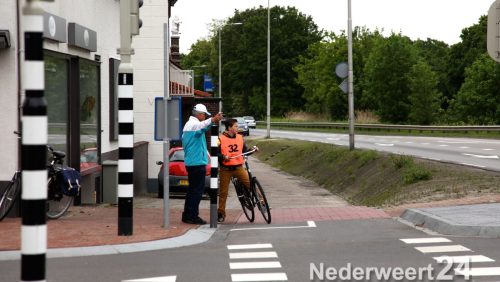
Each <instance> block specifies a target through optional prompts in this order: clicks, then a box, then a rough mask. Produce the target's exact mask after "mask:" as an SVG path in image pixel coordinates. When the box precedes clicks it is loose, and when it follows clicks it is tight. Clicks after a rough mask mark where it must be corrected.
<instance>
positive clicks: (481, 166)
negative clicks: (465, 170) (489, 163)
mask: <svg viewBox="0 0 500 282" xmlns="http://www.w3.org/2000/svg"><path fill="white" fill-rule="evenodd" d="M460 164H463V165H468V166H475V167H480V168H485V167H486V166H484V165H477V164H470V163H460Z"/></svg>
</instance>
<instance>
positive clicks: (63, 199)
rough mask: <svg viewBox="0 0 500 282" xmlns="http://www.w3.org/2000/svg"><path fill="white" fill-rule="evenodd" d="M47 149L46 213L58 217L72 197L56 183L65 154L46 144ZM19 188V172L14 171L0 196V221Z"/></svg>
mask: <svg viewBox="0 0 500 282" xmlns="http://www.w3.org/2000/svg"><path fill="white" fill-rule="evenodd" d="M47 149H48V150H49V152H50V153H51V154H52V160H51V162H50V164H49V165H47V172H48V180H47V189H48V191H47V192H48V193H47V202H46V214H47V217H48V218H50V219H57V218H60V217H61V216H62V215H63V214H64V213H65V212H66V211H67V210H68V209H69V207H70V205H71V203H72V202H73V199H74V197H73V196H68V195H65V194H64V193H62V191H61V189H60V188H59V186H58V185H57V175H58V172H59V171H60V170H62V168H63V162H64V157H65V156H66V154H65V153H64V152H61V151H54V149H52V147H50V146H48V145H47ZM20 190H21V172H20V171H16V172H15V173H14V176H13V177H12V179H11V180H10V181H9V183H8V184H7V188H6V189H5V190H4V192H3V193H2V195H1V197H0V221H1V220H3V219H4V218H5V217H6V216H7V214H8V213H9V212H10V210H11V209H12V207H13V206H14V203H15V201H16V199H17V196H18V194H19V192H20Z"/></svg>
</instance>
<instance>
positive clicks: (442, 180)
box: [247, 139, 500, 207]
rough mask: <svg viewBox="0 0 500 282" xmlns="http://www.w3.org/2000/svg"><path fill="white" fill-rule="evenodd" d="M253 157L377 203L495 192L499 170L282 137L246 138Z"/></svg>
mask: <svg viewBox="0 0 500 282" xmlns="http://www.w3.org/2000/svg"><path fill="white" fill-rule="evenodd" d="M247 143H248V144H249V145H251V146H253V145H257V146H258V147H259V149H260V151H259V153H258V154H255V155H254V156H256V157H257V158H259V159H260V160H261V161H264V162H266V163H268V164H270V165H272V166H274V167H277V168H279V169H281V170H283V171H286V172H288V173H290V174H293V175H298V176H302V177H305V178H307V179H310V180H312V181H314V182H316V183H317V184H319V185H321V186H322V187H324V188H326V189H327V190H329V191H331V192H332V193H334V194H336V195H339V196H341V197H342V198H344V199H346V200H347V201H349V202H351V203H352V204H356V205H367V206H377V207H387V206H397V205H401V204H406V203H415V202H427V201H435V200H443V199H450V198H461V197H464V196H467V195H477V194H485V193H497V192H500V184H499V183H500V174H499V173H495V172H488V171H483V170H479V169H475V168H469V167H465V166H459V165H452V164H445V163H440V162H434V161H428V160H422V159H417V158H413V157H411V156H404V155H392V154H386V153H382V152H376V151H369V150H359V149H356V150H354V151H350V150H349V149H348V148H345V147H340V146H335V145H330V144H323V143H315V142H307V141H297V140H287V139H254V140H247Z"/></svg>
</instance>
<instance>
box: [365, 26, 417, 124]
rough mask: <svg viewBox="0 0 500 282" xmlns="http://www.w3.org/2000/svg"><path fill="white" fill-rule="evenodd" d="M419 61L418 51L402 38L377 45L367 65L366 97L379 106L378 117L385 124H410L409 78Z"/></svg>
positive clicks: (391, 38)
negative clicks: (407, 122)
mask: <svg viewBox="0 0 500 282" xmlns="http://www.w3.org/2000/svg"><path fill="white" fill-rule="evenodd" d="M416 61H417V53H416V49H415V47H414V46H413V45H412V42H411V41H410V39H409V38H407V37H403V36H402V35H401V34H392V35H391V36H389V37H388V38H384V39H382V40H378V41H377V42H376V45H375V47H374V48H373V50H372V52H371V53H370V55H369V57H368V60H367V62H366V64H365V69H364V71H365V80H364V87H365V93H364V95H366V96H367V99H368V98H369V99H371V100H372V101H374V102H375V103H377V104H378V111H377V113H378V114H379V116H380V118H381V120H382V121H385V122H393V123H404V122H406V121H407V120H408V115H409V113H410V101H409V99H408V95H409V92H410V90H409V87H408V85H409V83H408V75H407V74H408V73H409V71H410V69H411V67H412V66H413V65H414V64H415V62H416Z"/></svg>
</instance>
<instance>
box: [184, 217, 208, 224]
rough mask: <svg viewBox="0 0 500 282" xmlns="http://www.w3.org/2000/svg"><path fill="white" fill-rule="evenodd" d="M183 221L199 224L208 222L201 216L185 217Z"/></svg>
mask: <svg viewBox="0 0 500 282" xmlns="http://www.w3.org/2000/svg"><path fill="white" fill-rule="evenodd" d="M182 222H184V223H188V224H199V225H203V224H207V222H206V221H205V220H203V219H202V218H201V217H199V216H198V217H195V218H193V219H191V218H183V219H182Z"/></svg>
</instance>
